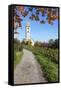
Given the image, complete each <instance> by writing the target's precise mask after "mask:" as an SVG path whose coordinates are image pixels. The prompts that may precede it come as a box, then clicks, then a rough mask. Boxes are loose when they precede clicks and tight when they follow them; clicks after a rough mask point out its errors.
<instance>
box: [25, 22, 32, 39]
mask: <svg viewBox="0 0 61 90" xmlns="http://www.w3.org/2000/svg"><path fill="white" fill-rule="evenodd" d="M25 28H26V29H25V30H26V31H25V39H26V41H28V40H30V39H31V37H30V23H29V22H27V24H26V27H25Z"/></svg>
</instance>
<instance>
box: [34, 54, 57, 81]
mask: <svg viewBox="0 0 61 90" xmlns="http://www.w3.org/2000/svg"><path fill="white" fill-rule="evenodd" d="M35 56H36V58H37V61H38V62H39V64H40V65H41V67H42V71H43V73H44V76H45V77H46V78H47V80H48V82H58V65H57V64H55V63H53V62H52V61H51V60H49V59H48V58H47V57H45V56H44V55H42V54H40V55H35Z"/></svg>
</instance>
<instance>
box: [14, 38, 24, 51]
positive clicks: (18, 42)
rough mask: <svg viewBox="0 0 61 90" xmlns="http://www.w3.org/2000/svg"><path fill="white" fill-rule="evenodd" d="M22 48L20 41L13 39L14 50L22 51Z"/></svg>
mask: <svg viewBox="0 0 61 90" xmlns="http://www.w3.org/2000/svg"><path fill="white" fill-rule="evenodd" d="M22 49H23V46H22V43H20V41H19V40H17V39H14V50H15V51H22Z"/></svg>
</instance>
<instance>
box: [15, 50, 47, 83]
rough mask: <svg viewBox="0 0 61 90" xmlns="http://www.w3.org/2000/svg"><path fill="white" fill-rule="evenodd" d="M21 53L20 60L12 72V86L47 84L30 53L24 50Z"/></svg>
mask: <svg viewBox="0 0 61 90" xmlns="http://www.w3.org/2000/svg"><path fill="white" fill-rule="evenodd" d="M23 52H24V55H23V57H22V60H21V61H20V63H19V64H18V65H17V67H16V69H15V71H14V84H26V83H43V82H47V81H46V80H45V78H44V77H43V73H42V70H41V67H40V65H39V64H38V62H37V60H36V59H35V57H34V55H33V54H32V52H31V51H28V50H26V49H23Z"/></svg>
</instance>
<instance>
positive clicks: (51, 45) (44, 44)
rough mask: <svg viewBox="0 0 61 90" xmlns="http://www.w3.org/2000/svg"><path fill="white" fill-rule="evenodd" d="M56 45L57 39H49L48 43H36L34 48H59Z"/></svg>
mask: <svg viewBox="0 0 61 90" xmlns="http://www.w3.org/2000/svg"><path fill="white" fill-rule="evenodd" d="M58 44H59V41H58V39H55V40H53V39H50V40H49V42H48V43H46V42H43V43H42V42H39V41H36V42H35V47H37V46H38V47H48V48H58V46H59V45H58Z"/></svg>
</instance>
